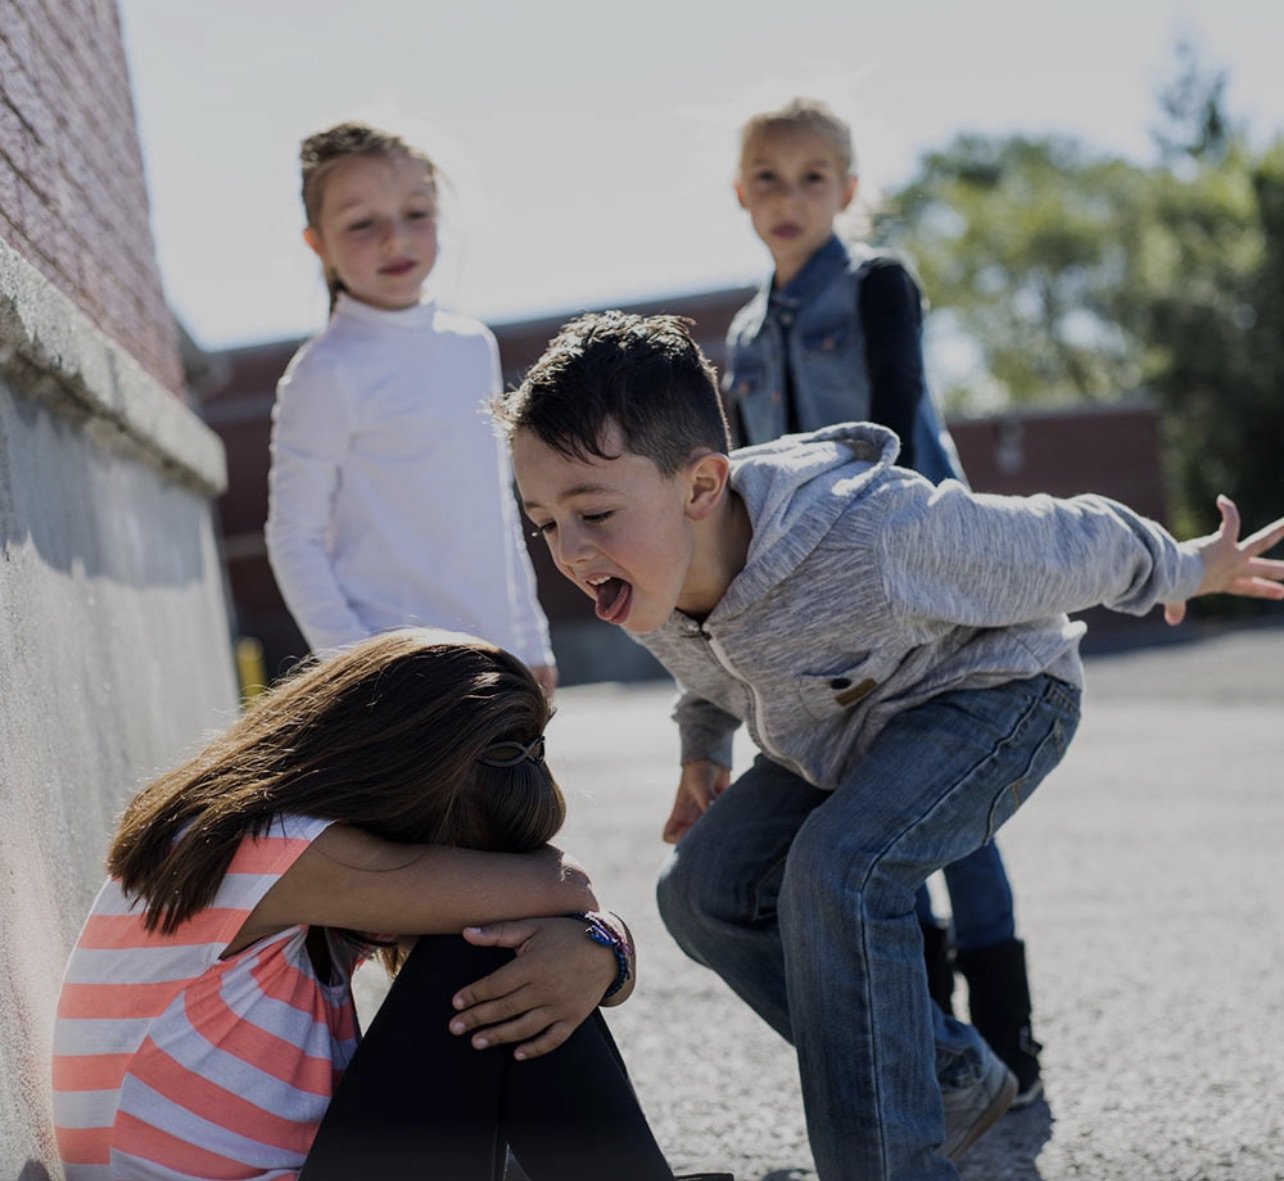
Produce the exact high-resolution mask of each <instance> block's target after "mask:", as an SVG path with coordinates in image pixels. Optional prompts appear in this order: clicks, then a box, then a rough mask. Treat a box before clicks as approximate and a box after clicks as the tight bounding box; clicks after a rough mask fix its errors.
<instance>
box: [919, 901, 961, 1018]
mask: <svg viewBox="0 0 1284 1181" xmlns="http://www.w3.org/2000/svg"><path fill="white" fill-rule="evenodd" d="M919 926H920V927H921V928H922V931H923V962H924V963H925V964H926V965H927V992H928V995H929V996H930V997H931V998H932V1000H934V1001H935V1002H936V1003H937V1004H938V1005H940V1006H941V1011H942V1012H943V1013H944V1014H945V1015H946V1016H947V1017H953V1016H954V964H953V952H952V951H951V948H950V929H949V927H948V926H947V925H946V924H944V923H920V924H919Z"/></svg>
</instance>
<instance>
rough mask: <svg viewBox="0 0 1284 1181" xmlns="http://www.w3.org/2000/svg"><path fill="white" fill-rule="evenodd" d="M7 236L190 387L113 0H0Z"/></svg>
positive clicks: (113, 330) (177, 384) (154, 370)
mask: <svg viewBox="0 0 1284 1181" xmlns="http://www.w3.org/2000/svg"><path fill="white" fill-rule="evenodd" d="M0 237H2V238H3V239H4V240H5V241H6V242H8V243H9V244H10V245H11V246H13V247H14V249H15V250H17V251H18V252H19V253H21V254H22V255H23V256H24V257H25V258H26V259H27V260H28V261H29V262H31V263H32V264H33V265H34V266H35V267H36V268H37V269H38V270H40V271H41V273H42V274H43V275H44V276H45V277H46V278H47V279H48V280H49V281H50V282H51V283H53V284H54V285H55V286H56V287H57V288H58V289H59V290H61V291H62V292H63V293H64V294H66V295H67V296H68V297H69V298H71V299H72V300H73V301H74V302H75V303H76V304H77V305H78V306H79V307H80V308H81V310H82V311H84V312H85V314H86V315H87V316H88V317H89V318H90V319H91V320H92V321H93V322H94V323H95V324H96V325H97V326H98V327H99V328H100V329H101V330H102V331H103V332H104V333H106V334H107V335H108V336H109V337H111V338H112V339H113V340H115V341H117V342H118V343H119V344H120V345H122V346H123V347H124V349H125V350H126V351H127V352H128V353H130V354H131V355H132V356H134V357H135V358H136V359H137V360H138V362H139V363H140V364H141V365H142V366H143V367H144V368H145V369H146V370H147V371H148V372H149V373H150V374H151V375H152V376H153V377H155V378H156V379H157V380H158V381H159V382H160V383H161V384H162V385H164V386H165V387H167V388H168V389H170V390H173V391H175V392H177V391H179V390H181V389H182V384H183V379H182V368H181V363H180V360H179V354H178V348H177V339H176V334H175V329H174V325H173V320H172V318H171V316H170V314H169V311H168V309H167V308H166V306H165V300H164V295H163V293H162V291H161V282H160V274H159V271H158V269H157V266H156V258H155V250H154V246H153V242H152V233H151V226H150V223H149V206H148V200H147V191H146V188H145V185H144V178H143V161H142V154H141V152H140V149H139V145H138V135H137V129H136V120H135V115H134V105H133V101H132V98H131V95H130V86H129V70H128V67H127V65H126V62H125V53H124V47H123V45H122V43H121V33H120V18H119V15H118V13H117V10H116V5H115V2H114V0H0Z"/></svg>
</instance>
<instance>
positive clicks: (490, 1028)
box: [450, 918, 617, 1060]
mask: <svg viewBox="0 0 1284 1181" xmlns="http://www.w3.org/2000/svg"><path fill="white" fill-rule="evenodd" d="M584 927H585V924H584V921H583V920H582V919H572V918H553V919H518V920H516V921H513V922H506V923H492V924H491V925H490V926H488V927H467V928H465V930H464V938H465V939H467V940H468V942H469V943H475V944H477V945H478V946H480V947H511V948H514V949H515V950H516V952H517V955H516V957H515V958H514V959H513V960H512V961H511V962H510V963H507V964H505V965H504V966H503V967H502V968H499V969H497V970H496V971H494V972H492V973H491V974H490V975H489V976H484V977H482V979H480V980H478V981H476V982H475V983H473V984H470V985H468V987H467V988H463V989H460V991H459V992H458V993H457V994H456V996H455V998H454V1004H455V1008H456V1009H458V1010H459V1014H458V1015H457V1016H456V1017H453V1018H452V1019H451V1022H450V1032H451V1033H454V1034H465V1033H467V1032H468V1031H469V1030H477V1031H478V1032H476V1033H474V1034H473V1037H472V1044H473V1048H474V1049H478V1050H484V1049H486V1047H487V1046H498V1045H502V1044H503V1043H505V1042H521V1043H522V1044H521V1045H519V1046H518V1047H517V1049H516V1050H515V1051H514V1052H513V1057H514V1058H517V1059H519V1060H523V1059H528V1058H538V1057H539V1056H540V1055H541V1054H547V1053H548V1052H549V1051H550V1050H555V1049H557V1047H558V1046H560V1045H561V1044H562V1043H563V1042H564V1041H566V1039H567V1038H568V1037H570V1036H571V1034H572V1033H573V1032H574V1031H575V1029H576V1028H577V1027H578V1026H579V1024H580V1022H582V1021H583V1020H584V1019H585V1018H586V1017H587V1016H588V1015H589V1014H590V1013H591V1012H593V1010H594V1009H596V1008H597V1006H598V1004H599V1003H600V1002H601V1000H602V996H603V994H604V993H605V992H606V990H607V989H608V988H610V987H611V984H612V983H613V982H614V980H615V974H616V971H617V964H616V959H615V953H614V952H612V951H611V949H610V948H609V947H603V946H602V945H601V944H600V943H594V942H593V940H591V939H590V938H588V936H587V935H585V934H584Z"/></svg>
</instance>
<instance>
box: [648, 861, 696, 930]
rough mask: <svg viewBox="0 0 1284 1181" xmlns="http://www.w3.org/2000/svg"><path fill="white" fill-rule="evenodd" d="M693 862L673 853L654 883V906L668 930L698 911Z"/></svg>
mask: <svg viewBox="0 0 1284 1181" xmlns="http://www.w3.org/2000/svg"><path fill="white" fill-rule="evenodd" d="M693 862H694V858H684V857H682V856H680V855H679V854H678V853H677V852H676V851H675V852H674V853H673V854H672V855H671V856H670V857H669V860H668V861H666V862H665V864H664V868H663V869H662V870H660V877H659V879H658V880H657V881H656V883H655V902H656V906H658V907H659V910H660V917H661V918H662V919H663V920H664V925H665V926H666V927H668V928H669V929H670V930H673V928H674V926H675V925H681V923H682V921H683V920H684V919H686V918H688V917H689V916H691V915H693V914H696V913H698V912H699V910H700V907H699V905H698V903H697V899H698V897H699V887H698V885H697V883H696V880H695V879H696V876H697V875H696V874H695V873H693V872H691V866H692V863H693Z"/></svg>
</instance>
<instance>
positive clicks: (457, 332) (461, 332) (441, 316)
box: [432, 307, 495, 341]
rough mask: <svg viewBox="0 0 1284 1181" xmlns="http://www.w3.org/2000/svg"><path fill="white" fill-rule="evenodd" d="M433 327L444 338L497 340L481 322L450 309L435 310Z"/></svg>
mask: <svg viewBox="0 0 1284 1181" xmlns="http://www.w3.org/2000/svg"><path fill="white" fill-rule="evenodd" d="M432 327H433V331H434V332H439V333H441V334H442V335H444V336H460V337H470V338H471V337H476V338H480V339H482V340H486V341H493V340H494V339H495V334H494V333H493V332H491V330H490V329H489V328H487V327H486V325H485V324H483V323H482V322H481V321H480V320H474V319H473V318H472V316H465V315H464V314H463V313H462V312H454V311H451V310H450V309H449V308H441V307H439V308H437V309H436V310H435V312H434V315H433V321H432Z"/></svg>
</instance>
